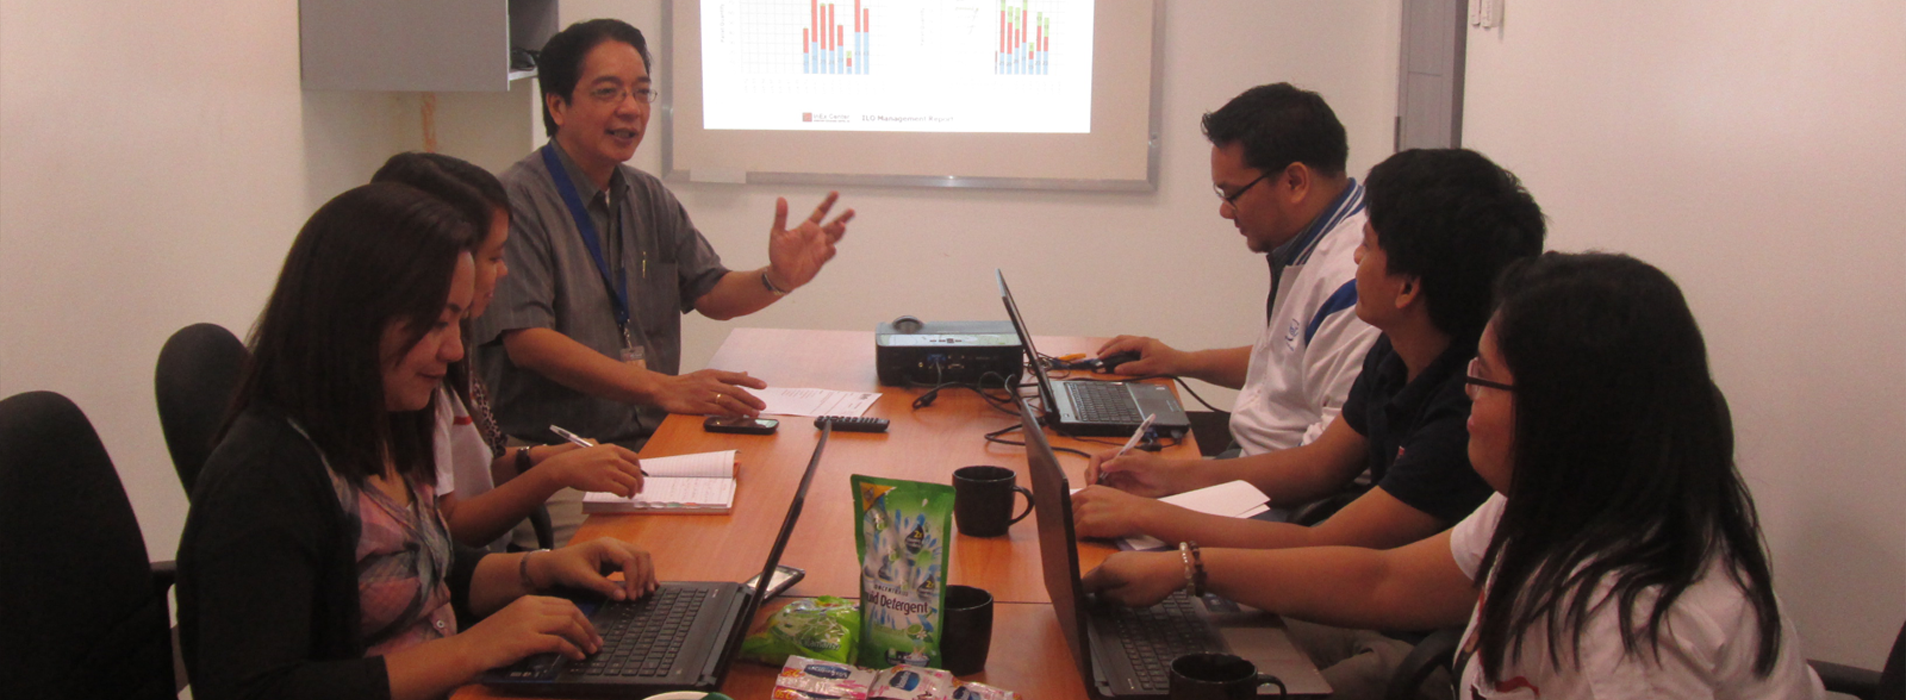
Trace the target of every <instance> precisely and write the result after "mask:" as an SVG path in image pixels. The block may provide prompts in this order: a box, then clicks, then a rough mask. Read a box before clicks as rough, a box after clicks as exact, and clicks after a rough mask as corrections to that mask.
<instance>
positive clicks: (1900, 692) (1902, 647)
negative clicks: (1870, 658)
mask: <svg viewBox="0 0 1906 700" xmlns="http://www.w3.org/2000/svg"><path fill="white" fill-rule="evenodd" d="M1807 663H1809V664H1812V665H1813V671H1814V672H1815V673H1818V674H1820V680H1821V681H1822V682H1824V683H1825V684H1826V686H1827V692H1829V693H1845V694H1847V695H1851V696H1853V697H1856V698H1859V699H1860V700H1906V626H1902V627H1900V629H1899V637H1897V638H1895V639H1894V640H1893V651H1892V652H1891V653H1889V654H1887V656H1886V668H1885V669H1883V670H1880V671H1874V670H1872V669H1865V668H1857V667H1854V666H1846V665H1842V664H1836V663H1833V662H1831V661H1816V660H1812V659H1809V660H1808V661H1807Z"/></svg>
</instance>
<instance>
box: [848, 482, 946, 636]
mask: <svg viewBox="0 0 1906 700" xmlns="http://www.w3.org/2000/svg"><path fill="white" fill-rule="evenodd" d="M853 485H854V503H855V504H856V508H855V515H856V516H857V521H856V527H855V528H854V542H855V544H856V545H858V548H859V551H860V624H861V628H860V657H859V660H858V661H859V663H862V664H866V665H869V666H885V665H898V664H911V665H914V666H930V667H938V666H939V665H940V613H941V611H942V610H943V609H944V606H945V593H946V590H945V589H946V559H947V544H948V541H947V535H948V533H949V531H950V530H951V525H952V522H953V487H951V486H948V485H946V484H929V483H924V482H919V481H903V480H899V479H881V478H876V477H871V476H861V475H859V474H856V475H854V477H853Z"/></svg>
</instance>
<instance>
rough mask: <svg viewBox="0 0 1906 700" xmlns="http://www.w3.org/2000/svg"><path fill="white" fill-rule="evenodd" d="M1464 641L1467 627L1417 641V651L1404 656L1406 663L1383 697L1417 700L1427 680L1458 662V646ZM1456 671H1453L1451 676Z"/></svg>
mask: <svg viewBox="0 0 1906 700" xmlns="http://www.w3.org/2000/svg"><path fill="white" fill-rule="evenodd" d="M1462 638H1463V628H1461V627H1445V628H1443V629H1440V630H1436V631H1435V632H1432V633H1430V636H1428V637H1424V638H1423V641H1420V642H1417V643H1416V648H1415V649H1412V650H1410V655H1409V656H1405V657H1403V663H1402V664H1401V665H1399V666H1397V669H1396V673H1395V674H1393V675H1391V676H1390V686H1389V688H1387V689H1385V690H1384V691H1383V697H1384V698H1385V699H1386V700H1415V699H1416V697H1417V689H1419V688H1421V687H1422V686H1423V681H1424V680H1427V679H1428V678H1429V677H1430V674H1431V673H1433V672H1435V671H1436V669H1438V668H1445V669H1448V668H1450V666H1451V665H1452V664H1454V663H1455V662H1456V645H1457V644H1459V643H1460V642H1461V641H1462ZM1454 672H1455V671H1454V669H1451V673H1452V674H1453V673H1454Z"/></svg>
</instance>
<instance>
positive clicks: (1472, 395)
mask: <svg viewBox="0 0 1906 700" xmlns="http://www.w3.org/2000/svg"><path fill="white" fill-rule="evenodd" d="M1478 374H1482V358H1480V357H1478V358H1475V359H1472V360H1470V361H1469V373H1468V374H1467V375H1465V376H1464V377H1463V391H1464V392H1465V393H1467V394H1469V400H1471V401H1475V400H1476V398H1477V395H1478V394H1480V393H1482V389H1483V388H1485V387H1486V388H1490V389H1495V390H1497V391H1515V390H1516V388H1515V385H1513V384H1504V383H1502V382H1492V381H1489V380H1487V379H1483V378H1480V377H1477V376H1476V375H1478Z"/></svg>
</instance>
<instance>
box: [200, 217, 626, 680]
mask: <svg viewBox="0 0 1906 700" xmlns="http://www.w3.org/2000/svg"><path fill="white" fill-rule="evenodd" d="M475 235H476V233H475V232H474V231H473V230H472V229H471V227H470V225H469V224H468V222H467V221H466V220H465V219H464V218H463V217H462V216H460V215H459V214H458V213H457V212H456V211H454V210H453V209H451V208H450V207H449V206H447V205H445V204H443V203H442V202H440V201H438V200H436V199H434V198H431V197H429V196H428V195H425V194H423V193H422V192H419V191H417V190H415V189H413V188H410V187H407V186H404V185H396V184H374V185H366V186H363V187H359V188H356V189H353V190H351V191H349V192H345V193H344V194H342V195H339V196H338V197H337V198H335V199H333V200H331V201H330V202H329V203H327V204H325V205H324V207H322V208H320V209H319V210H318V212H317V213H316V214H313V215H312V217H311V220H310V221H309V222H307V223H306V224H305V227H304V229H303V230H302V231H300V232H299V234H298V238H297V240H296V241H294V242H293V243H292V248H291V252H290V254H289V255H288V256H287V257H286V259H285V267H284V270H283V271H282V272H281V273H280V275H279V278H278V285H277V288H276V289H275V290H274V291H273V292H272V296H271V299H270V301H269V302H268V303H267V304H266V307H265V311H264V313H263V315H261V316H260V318H259V320H258V323H257V325H256V326H255V327H254V328H253V330H252V337H251V343H250V345H251V350H252V354H253V360H252V363H251V364H250V365H249V366H248V367H247V369H246V376H245V378H244V381H243V383H242V384H241V386H240V388H239V391H238V395H237V397H236V398H235V402H234V406H233V411H234V414H233V418H232V420H231V422H230V423H229V424H228V425H227V427H226V430H225V432H224V435H223V437H222V438H221V441H220V443H219V446H218V448H217V449H216V450H215V451H214V452H213V454H212V456H211V458H210V459H209V460H208V462H207V463H206V466H205V470H204V472H203V473H202V474H201V476H200V479H199V483H198V486H197V489H196V491H195V492H194V494H193V501H192V509H191V513H190V515H189V516H188V517H187V520H186V528H185V533H184V536H183V537H182V539H181V541H180V544H179V556H178V562H179V588H178V597H179V627H180V635H181V639H182V642H183V646H184V652H185V658H186V663H187V666H188V671H189V674H190V677H191V679H192V685H193V692H194V695H195V696H196V697H199V698H203V699H206V700H219V699H221V698H304V697H310V698H346V697H348V698H428V697H439V696H442V695H444V694H446V693H447V692H449V691H450V690H451V689H454V688H455V687H456V686H458V685H461V684H463V683H467V682H469V681H470V680H471V679H472V678H474V677H475V676H476V675H477V674H478V673H480V672H482V671H483V670H485V669H488V668H493V667H497V666H502V665H506V664H509V663H513V662H515V661H517V660H519V659H522V658H524V657H526V656H529V655H532V654H537V653H544V652H559V653H563V654H566V655H568V656H570V657H572V658H581V657H582V656H583V655H584V654H586V653H590V652H593V651H595V650H596V649H597V648H598V647H599V646H600V644H601V640H600V639H599V638H598V637H597V636H596V633H595V630H594V629H593V628H592V627H591V626H590V624H589V622H588V620H587V619H586V618H585V617H583V615H582V614H581V613H580V612H579V611H578V610H577V609H576V607H575V606H574V605H573V604H571V603H569V602H568V601H566V600H562V599H558V598H548V597H541V596H534V595H528V594H529V593H532V592H534V591H536V590H539V589H542V588H546V587H549V586H554V585H566V586H572V587H580V588H587V589H592V590H595V591H598V592H600V593H602V594H604V595H606V596H609V597H610V598H613V599H624V598H629V597H635V596H640V595H644V594H646V593H648V592H649V591H651V590H653V588H654V586H655V576H654V571H653V568H652V566H651V564H650V562H649V557H648V554H647V553H646V552H643V551H641V550H638V549H636V548H635V547H633V546H631V545H629V544H627V543H624V542H619V541H615V540H595V541H591V542H588V543H584V544H580V545H577V546H574V547H568V548H564V549H562V550H558V551H554V552H530V553H526V554H493V555H487V556H486V555H484V553H482V552H480V551H476V550H471V549H467V548H463V547H461V546H458V545H455V544H454V543H453V542H452V541H451V539H450V537H449V536H448V534H447V533H446V531H445V528H444V524H443V519H442V517H441V516H440V514H439V513H438V512H437V510H436V506H435V503H434V499H433V498H432V497H431V494H432V493H433V490H432V488H433V485H434V482H435V475H436V470H435V465H434V464H433V463H432V450H431V439H432V438H431V435H432V415H431V413H430V412H429V411H427V410H424V409H426V408H427V407H428V406H429V402H430V397H431V393H432V391H434V390H435V389H436V388H437V387H438V386H440V385H441V384H442V381H443V373H444V370H445V367H446V365H447V364H449V363H451V362H455V361H456V360H457V359H459V358H460V357H461V356H462V353H463V347H462V339H461V338H460V337H459V332H458V320H459V318H460V317H461V316H462V315H463V314H464V312H465V311H466V310H467V309H468V307H469V306H470V303H471V297H472V295H473V278H474V274H475V273H474V266H473V263H472V260H471V257H470V255H469V253H468V252H467V248H468V247H469V246H468V245H467V244H468V242H469V241H470V239H471V237H473V236H475ZM605 568H607V569H619V570H621V571H623V572H624V573H625V578H624V580H623V581H610V580H609V579H607V578H605V577H603V576H602V575H601V573H599V572H600V571H601V570H603V569H605ZM453 611H454V615H453V614H452V612H453ZM470 621H474V624H473V625H469V626H468V627H467V629H463V631H462V633H460V634H459V633H458V630H459V627H460V624H459V623H460V622H462V623H466V624H467V623H468V622H470Z"/></svg>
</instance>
